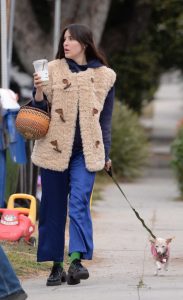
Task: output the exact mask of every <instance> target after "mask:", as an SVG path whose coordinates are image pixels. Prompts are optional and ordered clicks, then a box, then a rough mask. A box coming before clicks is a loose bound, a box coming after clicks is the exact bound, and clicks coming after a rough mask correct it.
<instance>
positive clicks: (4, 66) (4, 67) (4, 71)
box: [0, 0, 8, 89]
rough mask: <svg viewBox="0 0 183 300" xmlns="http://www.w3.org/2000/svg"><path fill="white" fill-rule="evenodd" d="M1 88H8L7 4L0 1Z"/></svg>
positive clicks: (2, 0)
mask: <svg viewBox="0 0 183 300" xmlns="http://www.w3.org/2000/svg"><path fill="white" fill-rule="evenodd" d="M0 3H1V87H2V88H4V89H7V88H8V53H7V50H8V49H7V48H8V47H7V46H8V45H7V6H6V5H7V3H6V0H1V1H0Z"/></svg>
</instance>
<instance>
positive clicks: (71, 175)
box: [37, 152, 95, 262]
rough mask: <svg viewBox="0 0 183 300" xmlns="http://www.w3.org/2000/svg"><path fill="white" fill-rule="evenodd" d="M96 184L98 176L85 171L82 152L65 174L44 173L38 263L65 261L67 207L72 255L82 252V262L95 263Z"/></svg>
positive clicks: (73, 156)
mask: <svg viewBox="0 0 183 300" xmlns="http://www.w3.org/2000/svg"><path fill="white" fill-rule="evenodd" d="M94 180H95V172H89V171H88V170H87V169H86V167H85V161H84V156H83V153H82V152H77V153H75V154H73V155H72V157H71V159H70V164H69V168H68V169H67V170H65V171H64V172H58V171H52V170H48V169H41V181H42V199H41V206H40V216H39V244H38V257H37V260H38V261H39V262H41V261H56V262H59V261H63V260H64V246H65V224H66V217H67V203H68V210H69V218H70V222H69V235H70V239H69V254H71V253H72V252H80V253H81V258H82V259H92V254H93V231H92V221H91V215H90V197H91V193H92V189H93V184H94Z"/></svg>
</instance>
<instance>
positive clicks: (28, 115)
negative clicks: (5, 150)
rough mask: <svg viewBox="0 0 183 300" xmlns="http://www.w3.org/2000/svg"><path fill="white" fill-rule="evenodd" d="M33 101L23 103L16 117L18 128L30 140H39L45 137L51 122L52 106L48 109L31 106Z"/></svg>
mask: <svg viewBox="0 0 183 300" xmlns="http://www.w3.org/2000/svg"><path fill="white" fill-rule="evenodd" d="M31 102H32V101H30V102H29V103H27V104H26V105H23V106H22V107H21V108H20V110H19V112H18V114H17V117H16V128H17V130H18V131H19V132H20V133H21V134H22V135H23V136H24V137H25V138H26V139H29V140H39V139H41V138H42V137H44V136H45V135H46V133H47V131H48V128H49V124H50V106H49V104H48V102H47V111H44V110H41V109H39V108H36V107H32V106H31Z"/></svg>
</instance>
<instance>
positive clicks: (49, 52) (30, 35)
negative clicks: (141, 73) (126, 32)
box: [14, 0, 111, 74]
mask: <svg viewBox="0 0 183 300" xmlns="http://www.w3.org/2000/svg"><path fill="white" fill-rule="evenodd" d="M110 3H111V0H93V1H90V0H75V1H73V0H63V1H62V7H61V10H62V22H61V27H62V28H64V26H65V25H66V24H69V23H76V22H78V23H83V24H86V25H88V26H89V27H90V28H91V29H92V31H93V33H94V37H95V40H96V42H97V43H99V41H100V39H101V36H102V33H103V30H104V27H105V21H106V18H107V15H108V11H109V7H110ZM53 12H54V1H48V0H41V1H36V0H31V1H30V0H26V1H23V0H19V1H16V8H15V30H14V49H15V52H16V54H17V57H18V59H19V62H20V63H21V65H22V67H23V68H24V69H25V71H27V72H28V73H30V74H32V72H33V68H32V61H33V60H35V59H38V58H41V57H43V56H46V57H47V58H48V59H49V60H50V59H53V41H52V36H53Z"/></svg>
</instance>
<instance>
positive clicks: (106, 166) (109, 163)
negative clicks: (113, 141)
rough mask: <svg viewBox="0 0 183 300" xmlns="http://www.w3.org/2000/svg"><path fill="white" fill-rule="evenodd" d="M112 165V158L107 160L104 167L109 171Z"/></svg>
mask: <svg viewBox="0 0 183 300" xmlns="http://www.w3.org/2000/svg"><path fill="white" fill-rule="evenodd" d="M111 167H112V161H111V159H109V160H108V161H106V163H105V166H104V169H105V170H106V171H107V172H108V171H109V170H110V168H111Z"/></svg>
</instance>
